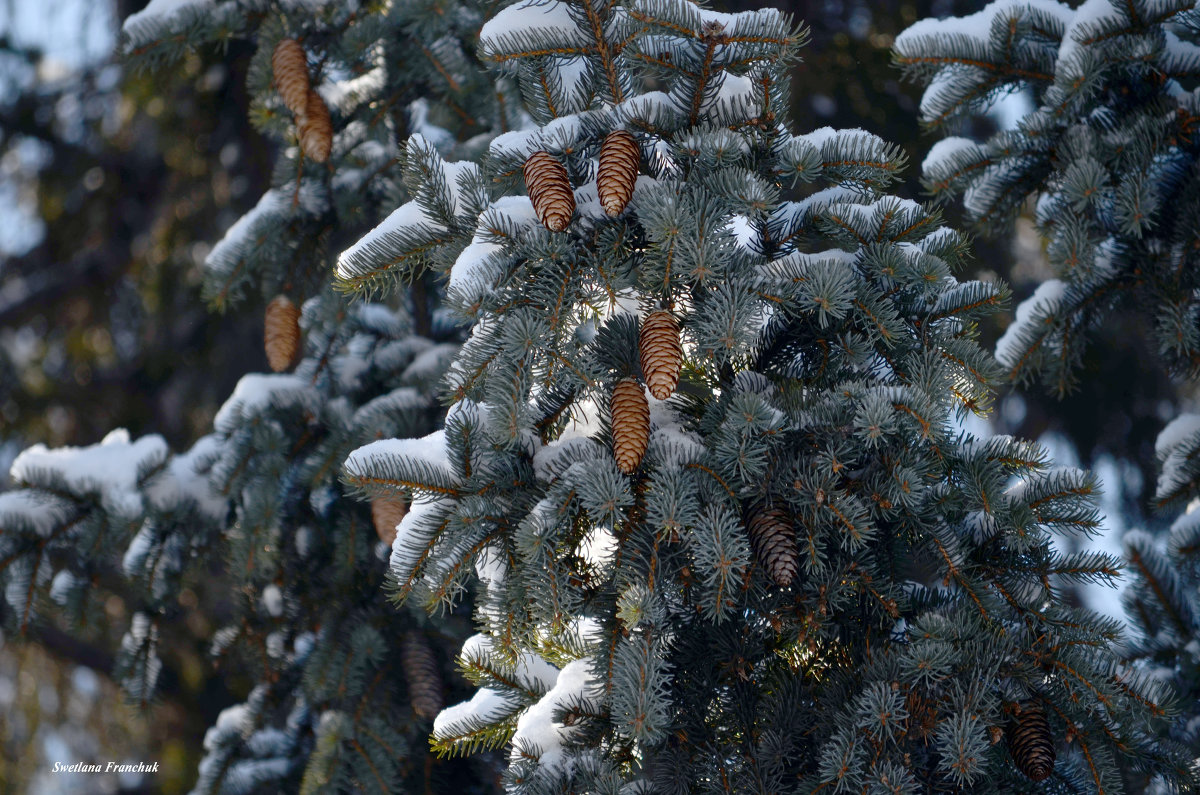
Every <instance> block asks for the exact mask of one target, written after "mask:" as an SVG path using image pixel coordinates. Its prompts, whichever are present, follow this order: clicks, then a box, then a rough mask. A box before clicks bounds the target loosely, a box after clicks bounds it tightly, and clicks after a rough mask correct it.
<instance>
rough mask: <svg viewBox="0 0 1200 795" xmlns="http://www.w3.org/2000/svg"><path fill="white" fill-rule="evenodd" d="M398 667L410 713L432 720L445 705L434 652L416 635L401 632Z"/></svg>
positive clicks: (415, 633)
mask: <svg viewBox="0 0 1200 795" xmlns="http://www.w3.org/2000/svg"><path fill="white" fill-rule="evenodd" d="M400 667H401V668H403V669H404V678H405V680H407V683H408V700H409V703H410V704H412V708H413V712H415V713H416V714H417V716H418V717H420V718H424V719H425V720H433V719H434V718H436V717H437V714H438V713H439V712H441V711H442V707H443V706H444V704H445V701H444V700H443V696H442V675H441V672H440V671H439V670H438V664H437V657H435V656H434V654H433V649H431V648H429V644H428V643H427V642H426V641H425V638H423V637H421V635H420V634H418V633H417V632H406V633H404V637H403V638H402V639H401V641H400Z"/></svg>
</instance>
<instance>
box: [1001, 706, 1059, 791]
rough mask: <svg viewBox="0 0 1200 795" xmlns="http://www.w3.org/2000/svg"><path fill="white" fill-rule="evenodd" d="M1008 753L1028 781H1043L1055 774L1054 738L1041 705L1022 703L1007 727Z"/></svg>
mask: <svg viewBox="0 0 1200 795" xmlns="http://www.w3.org/2000/svg"><path fill="white" fill-rule="evenodd" d="M1008 750H1009V752H1010V753H1011V754H1012V758H1013V760H1014V761H1015V762H1016V763H1017V769H1018V770H1020V771H1021V772H1022V773H1024V774H1025V775H1026V776H1028V777H1029V780H1030V781H1045V780H1046V779H1048V778H1049V777H1050V774H1051V773H1052V772H1054V757H1055V751H1054V735H1053V734H1051V733H1050V721H1048V720H1047V719H1046V711H1045V710H1044V709H1042V706H1041V704H1038V703H1037V702H1036V701H1026V702H1024V703H1023V704H1021V706H1020V711H1019V712H1018V713H1017V716H1016V718H1015V719H1014V720H1013V721H1012V723H1010V724H1009V726H1008Z"/></svg>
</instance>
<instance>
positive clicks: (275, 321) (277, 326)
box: [263, 295, 300, 373]
mask: <svg viewBox="0 0 1200 795" xmlns="http://www.w3.org/2000/svg"><path fill="white" fill-rule="evenodd" d="M263 347H264V348H266V351H267V364H269V365H271V369H272V370H274V371H275V372H277V373H282V372H283V371H284V370H288V369H290V368H291V366H292V365H293V364H295V363H296V358H297V356H298V355H299V354H300V310H299V309H297V308H296V305H295V304H293V303H292V302H291V301H289V300H288V297H287V296H286V295H277V296H275V297H274V298H272V299H271V303H269V304H267V313H266V316H265V317H264V319H263Z"/></svg>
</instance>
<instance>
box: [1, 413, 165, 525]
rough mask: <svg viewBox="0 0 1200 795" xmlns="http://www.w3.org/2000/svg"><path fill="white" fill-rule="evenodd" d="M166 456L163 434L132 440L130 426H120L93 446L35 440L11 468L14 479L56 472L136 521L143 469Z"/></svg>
mask: <svg viewBox="0 0 1200 795" xmlns="http://www.w3.org/2000/svg"><path fill="white" fill-rule="evenodd" d="M166 457H167V443H166V441H164V440H163V438H162V437H161V436H157V435H152V436H143V437H142V438H141V439H138V440H137V441H136V442H131V441H130V439H129V432H128V431H126V430H125V429H124V428H118V429H117V430H114V431H112V432H111V433H109V434H108V435H107V436H105V437H104V439H103V440H102V441H101V442H100V444H98V445H91V446H89V447H60V448H58V449H55V450H51V449H49V448H47V447H46V446H45V445H42V444H38V445H34V446H33V447H30V448H29V449H28V450H25V451H24V452H22V453H21V454H20V455H19V456H17V460H16V461H14V462H13V465H12V469H11V470H10V472H9V474H10V475H11V476H12V478H13V480H15V481H19V482H24V483H30V484H39V483H41V482H42V481H43V479H44V477H45V475H46V474H48V473H54V475H56V476H57V478H61V480H62V483H63V485H64V486H65V487H66V489H67V490H68V491H70V492H71V493H72V494H73V495H75V496H78V497H85V496H98V497H100V504H101V505H102V506H103V508H104V510H105V511H108V512H110V513H112V514H113V515H114V516H117V517H121V518H123V519H127V520H130V521H133V520H136V519H137V518H139V517H140V516H141V515H142V513H143V510H144V507H143V504H142V495H141V491H140V489H139V485H138V475H139V473H141V474H146V472H147V471H148V470H149V469H151V468H153V467H154V466H156V465H157V464H159V463H161V462H162V461H163V460H165V459H166ZM6 507H7V506H6Z"/></svg>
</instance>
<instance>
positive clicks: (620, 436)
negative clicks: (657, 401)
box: [609, 378, 650, 475]
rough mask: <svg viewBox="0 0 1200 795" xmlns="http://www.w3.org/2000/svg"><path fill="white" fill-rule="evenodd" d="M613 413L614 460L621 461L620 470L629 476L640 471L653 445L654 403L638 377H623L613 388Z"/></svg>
mask: <svg viewBox="0 0 1200 795" xmlns="http://www.w3.org/2000/svg"><path fill="white" fill-rule="evenodd" d="M609 413H610V414H611V415H612V435H613V457H614V458H616V459H617V467H619V468H620V470H621V471H622V472H624V473H625V474H626V475H628V474H630V473H632V472H633V471H634V470H635V469H637V468H638V464H640V463H641V462H642V456H644V455H645V454H646V445H647V444H649V443H650V404H649V403H648V402H646V393H645V392H644V391H642V385H641V384H640V383H638V380H637V379H636V378H623V379H621V380H620V381H619V382H618V383H617V385H616V387H614V388H613V393H612V402H611V403H610V404H609Z"/></svg>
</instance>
